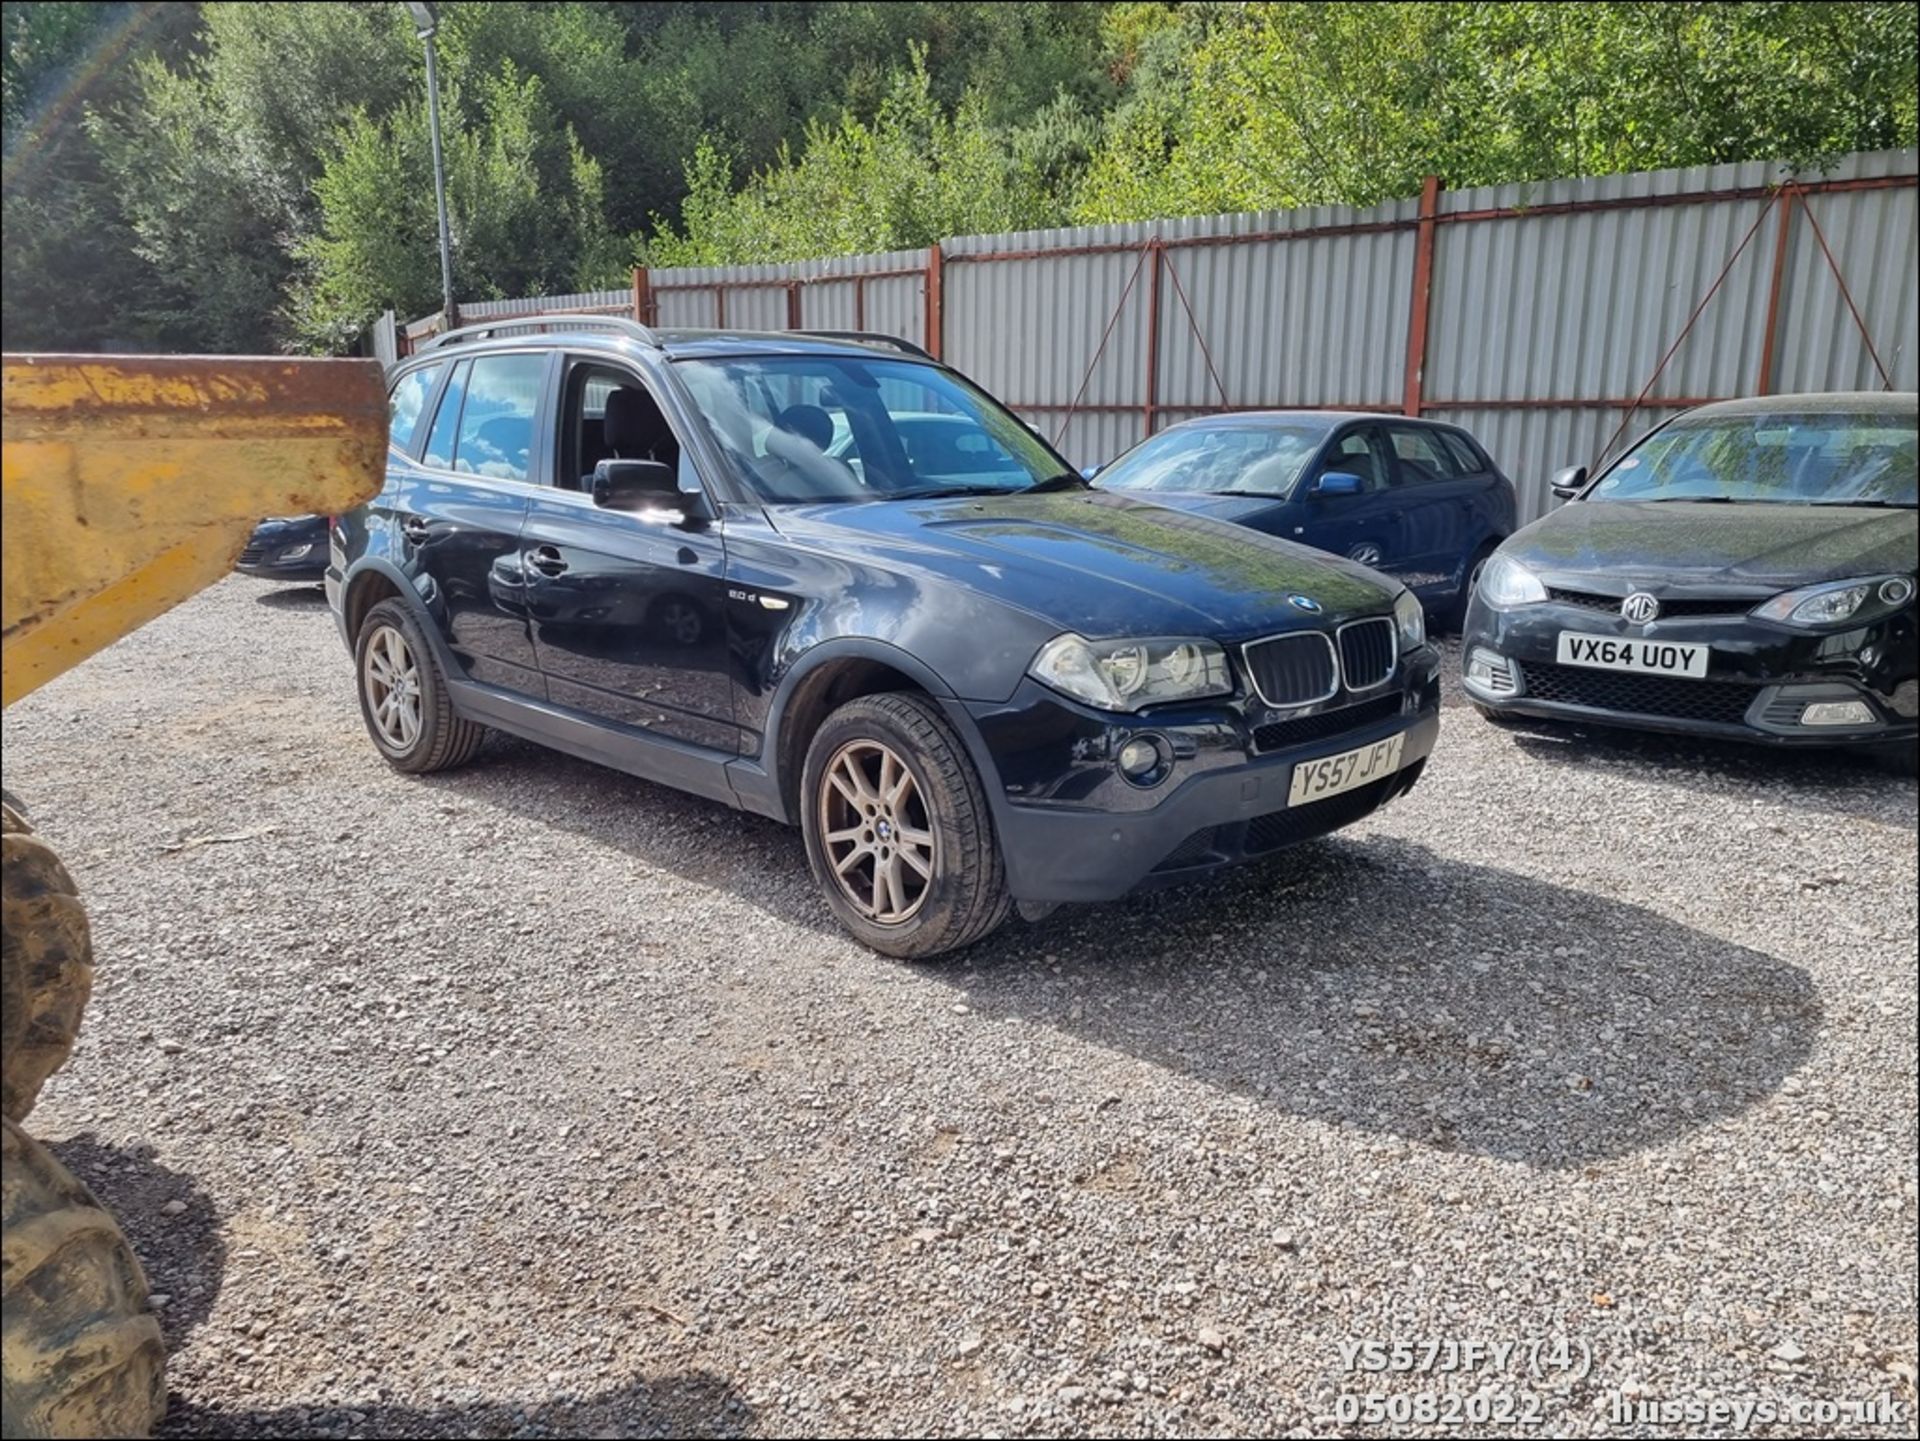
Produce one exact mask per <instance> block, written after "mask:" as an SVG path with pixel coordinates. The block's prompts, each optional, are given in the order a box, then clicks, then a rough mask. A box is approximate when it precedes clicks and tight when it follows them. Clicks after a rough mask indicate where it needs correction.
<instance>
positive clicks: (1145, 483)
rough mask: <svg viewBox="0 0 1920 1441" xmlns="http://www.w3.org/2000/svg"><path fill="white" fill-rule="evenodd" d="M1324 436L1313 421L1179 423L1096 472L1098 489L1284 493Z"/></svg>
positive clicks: (1303, 468)
mask: <svg viewBox="0 0 1920 1441" xmlns="http://www.w3.org/2000/svg"><path fill="white" fill-rule="evenodd" d="M1326 438H1327V432H1326V431H1325V430H1324V429H1323V428H1320V427H1318V426H1293V425H1274V426H1258V427H1256V426H1250V425H1216V426H1182V427H1181V428H1179V429H1178V430H1169V431H1164V432H1162V433H1161V434H1159V435H1156V436H1154V437H1153V438H1152V439H1151V440H1144V441H1142V442H1141V443H1140V444H1138V445H1136V446H1135V447H1134V448H1133V449H1132V450H1130V451H1128V452H1127V453H1126V454H1125V455H1123V456H1121V457H1120V458H1119V459H1118V460H1116V461H1115V462H1114V463H1113V464H1112V465H1110V466H1108V467H1107V468H1106V469H1105V470H1103V471H1101V472H1100V481H1099V483H1100V487H1101V488H1102V489H1103V490H1162V491H1187V492H1196V491H1197V492H1202V493H1205V494H1209V495H1282V496H1284V495H1287V494H1289V493H1291V492H1292V490H1293V486H1294V483H1295V482H1296V481H1298V480H1299V479H1300V472H1301V471H1303V470H1305V469H1306V468H1307V462H1308V461H1310V460H1312V459H1313V456H1314V453H1315V452H1316V451H1318V450H1319V449H1320V446H1321V443H1322V442H1324V441H1325V440H1326Z"/></svg>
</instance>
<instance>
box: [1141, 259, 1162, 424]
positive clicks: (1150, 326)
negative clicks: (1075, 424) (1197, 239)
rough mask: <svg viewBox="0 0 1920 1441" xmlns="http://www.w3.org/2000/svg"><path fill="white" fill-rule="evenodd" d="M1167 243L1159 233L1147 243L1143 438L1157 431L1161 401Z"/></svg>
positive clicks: (1142, 409) (1142, 412) (1142, 408)
mask: <svg viewBox="0 0 1920 1441" xmlns="http://www.w3.org/2000/svg"><path fill="white" fill-rule="evenodd" d="M1165 254H1166V245H1165V243H1164V242H1163V241H1161V240H1160V238H1159V237H1158V236H1156V237H1155V238H1154V239H1152V240H1149V241H1148V242H1147V256H1148V258H1149V260H1150V261H1151V264H1152V269H1150V270H1149V271H1148V272H1147V400H1146V404H1145V405H1143V406H1142V407H1141V420H1142V423H1143V428H1142V430H1141V432H1140V438H1141V439H1142V440H1145V439H1146V438H1147V437H1148V436H1150V435H1152V434H1153V415H1154V411H1155V410H1157V409H1158V408H1159V400H1160V265H1161V257H1162V256H1164V255H1165Z"/></svg>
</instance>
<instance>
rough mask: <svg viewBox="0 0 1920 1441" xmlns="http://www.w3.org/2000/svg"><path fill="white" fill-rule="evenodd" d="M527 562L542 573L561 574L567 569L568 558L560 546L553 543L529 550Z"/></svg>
mask: <svg viewBox="0 0 1920 1441" xmlns="http://www.w3.org/2000/svg"><path fill="white" fill-rule="evenodd" d="M527 564H528V565H530V566H532V567H533V568H534V569H535V570H537V571H539V572H540V574H542V575H561V574H564V573H565V571H566V569H567V562H566V558H565V557H564V556H562V555H561V554H560V551H559V548H558V547H556V546H551V545H543V546H539V547H537V548H535V549H533V550H530V551H528V552H527Z"/></svg>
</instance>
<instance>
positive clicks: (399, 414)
mask: <svg viewBox="0 0 1920 1441" xmlns="http://www.w3.org/2000/svg"><path fill="white" fill-rule="evenodd" d="M439 378H440V366H439V363H438V362H436V363H434V364H432V365H423V366H421V367H420V368H419V369H418V370H410V371H408V372H407V373H406V374H405V375H403V376H401V377H400V382H399V384H397V385H395V386H394V387H393V393H392V394H391V395H389V396H388V397H387V444H388V445H390V446H392V447H393V448H394V449H395V450H397V451H399V452H400V453H401V454H402V455H411V454H412V453H413V435H414V432H415V431H416V430H418V429H419V428H420V412H421V411H422V410H424V409H425V408H426V404H427V397H428V396H429V395H431V394H433V383H434V381H436V380H438V379H439Z"/></svg>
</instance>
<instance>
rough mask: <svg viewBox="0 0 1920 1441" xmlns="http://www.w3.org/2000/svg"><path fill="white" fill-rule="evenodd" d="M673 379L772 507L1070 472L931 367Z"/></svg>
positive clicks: (837, 363) (828, 360) (904, 364)
mask: <svg viewBox="0 0 1920 1441" xmlns="http://www.w3.org/2000/svg"><path fill="white" fill-rule="evenodd" d="M675 369H676V371H677V373H678V374H679V376H680V378H681V379H682V380H684V381H685V382H686V384H687V389H688V390H689V391H690V392H692V395H693V398H694V401H695V403H696V404H697V405H698V406H699V409H700V413H701V415H702V416H703V417H704V418H705V420H706V422H707V426H708V429H709V430H711V431H712V433H713V437H714V439H715V440H716V441H718V442H719V444H720V446H721V448H722V449H723V450H725V451H726V453H727V455H728V457H729V458H730V459H731V460H732V462H733V464H734V467H735V468H736V469H737V470H738V472H739V473H740V476H741V478H742V479H743V480H744V481H745V482H746V484H747V485H748V486H749V487H750V488H751V489H752V490H753V492H754V493H755V494H756V495H757V496H759V498H760V499H761V500H763V501H765V502H767V503H768V504H771V505H811V504H818V503H821V502H824V501H857V500H888V499H895V500H898V499H904V498H907V497H921V496H932V495H985V494H999V493H1003V492H1012V491H1017V490H1026V489H1028V488H1029V487H1031V486H1034V485H1037V484H1039V483H1040V482H1042V481H1046V480H1051V479H1053V478H1054V477H1056V476H1057V475H1059V474H1060V473H1061V472H1062V471H1063V470H1064V469H1065V467H1064V466H1063V464H1062V462H1061V460H1060V458H1059V457H1058V456H1057V455H1055V454H1054V453H1053V452H1052V451H1051V450H1049V449H1048V448H1047V447H1046V445H1044V444H1043V443H1042V442H1041V441H1040V439H1039V438H1038V437H1037V436H1035V435H1034V433H1033V432H1032V431H1030V430H1028V429H1027V427H1026V426H1025V425H1023V424H1021V422H1020V421H1019V420H1018V419H1017V418H1016V417H1015V416H1013V415H1012V414H1011V413H1010V412H1008V411H1006V410H1004V409H1002V408H1001V407H1000V406H999V405H997V404H995V403H994V402H993V401H992V400H990V399H988V398H987V397H986V396H985V395H984V394H982V393H981V392H980V391H978V390H975V389H974V388H973V387H972V386H970V385H968V384H967V383H966V382H964V381H962V380H960V379H959V378H958V377H956V376H954V375H951V374H949V373H948V372H946V371H943V370H938V369H936V368H934V367H933V366H930V365H921V364H917V363H914V362H911V361H899V360H886V359H880V358H874V359H868V358H866V357H864V356H841V355H796V356H773V357H758V356H751V357H749V356H742V357H734V358H730V359H720V360H682V361H679V362H677V363H676V365H675Z"/></svg>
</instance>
